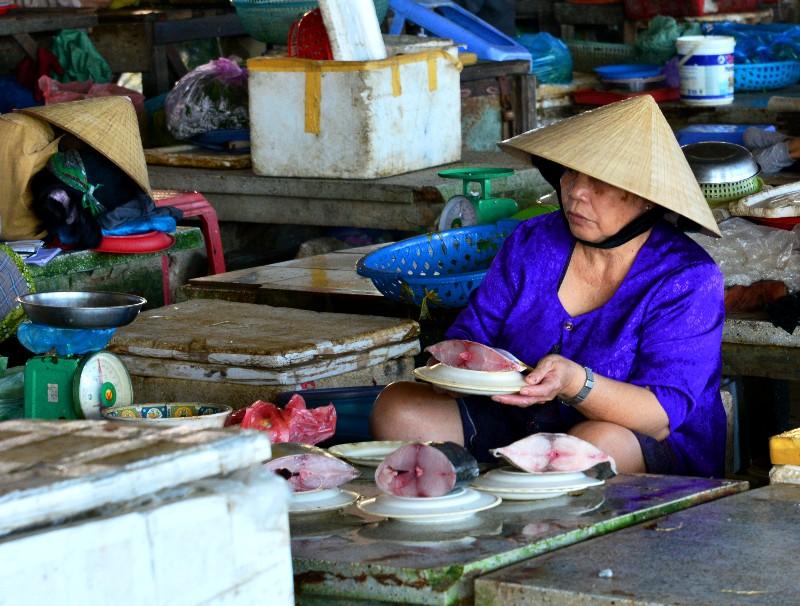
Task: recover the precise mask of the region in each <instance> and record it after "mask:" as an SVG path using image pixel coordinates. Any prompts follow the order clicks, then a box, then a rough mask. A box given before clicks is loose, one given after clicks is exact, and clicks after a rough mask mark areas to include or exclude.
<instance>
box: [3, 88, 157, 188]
mask: <svg viewBox="0 0 800 606" xmlns="http://www.w3.org/2000/svg"><path fill="white" fill-rule="evenodd" d="M17 111H20V112H22V113H24V114H28V115H30V116H34V117H36V118H39V119H40V120H45V121H46V122H49V123H50V124H53V125H54V126H57V127H59V128H61V129H62V130H65V131H66V132H68V133H70V134H72V135H75V136H76V137H78V138H79V139H81V140H82V141H84V142H85V143H87V144H88V145H90V146H92V147H93V148H94V149H95V150H96V151H98V152H99V153H101V154H103V155H104V156H105V157H106V158H108V159H109V160H111V161H112V162H113V163H114V164H116V165H117V166H119V167H120V168H121V169H122V170H123V171H124V172H125V173H127V175H128V176H129V177H130V178H131V179H133V180H134V181H136V183H138V184H139V187H141V188H142V189H143V190H144V191H145V192H147V193H148V194H150V193H151V191H150V179H149V177H148V175H147V162H146V161H145V159H144V149H143V148H142V138H141V136H140V135H139V122H138V120H137V118H136V110H135V109H134V108H133V103H131V100H130V99H128V98H127V97H120V96H113V97H96V98H93V99H85V100H83V101H68V102H66V103H55V104H53V105H45V106H42V107H29V108H26V109H20V110H17Z"/></svg>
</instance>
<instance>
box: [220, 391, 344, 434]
mask: <svg viewBox="0 0 800 606" xmlns="http://www.w3.org/2000/svg"><path fill="white" fill-rule="evenodd" d="M237 413H239V414H236V413H234V414H233V415H231V417H232V418H231V419H230V421H229V423H228V425H235V424H236V423H237V422H239V419H241V427H242V429H257V430H259V431H265V432H267V434H269V439H270V440H271V441H272V443H273V444H277V443H280V442H300V443H302V444H318V443H319V442H322V441H324V440H327V439H328V438H330V437H331V436H333V434H334V433H336V408H334V406H333V404H328V405H327V406H318V407H316V408H306V402H305V400H303V397H302V396H301V395H299V394H294V395H293V396H292V397H291V398H290V399H289V403H288V404H286V407H285V408H278V407H277V406H275V404H272V403H271V402H262V401H261V400H259V401H258V402H255V403H253V404H251V405H250V406H248V407H247V408H246V409H244V413H242V412H241V411H237Z"/></svg>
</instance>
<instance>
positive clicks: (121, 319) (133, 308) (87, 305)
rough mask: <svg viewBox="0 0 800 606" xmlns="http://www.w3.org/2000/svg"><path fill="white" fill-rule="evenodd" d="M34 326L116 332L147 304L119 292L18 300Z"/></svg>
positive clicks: (69, 293)
mask: <svg viewBox="0 0 800 606" xmlns="http://www.w3.org/2000/svg"><path fill="white" fill-rule="evenodd" d="M17 300H18V301H19V302H20V304H21V305H22V308H23V309H24V310H25V313H26V314H27V315H28V318H29V319H30V320H31V322H35V323H36V324H45V325H47V326H57V327H60V328H114V327H117V326H125V325H126V324H130V323H131V322H133V320H134V319H135V318H136V316H137V315H138V314H139V311H140V310H141V309H142V306H143V305H144V304H145V303H146V302H147V300H146V299H144V298H143V297H139V296H137V295H129V294H125V293H119V292H86V291H76V292H72V291H61V292H42V293H34V294H28V295H22V296H20V297H17Z"/></svg>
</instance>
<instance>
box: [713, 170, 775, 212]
mask: <svg viewBox="0 0 800 606" xmlns="http://www.w3.org/2000/svg"><path fill="white" fill-rule="evenodd" d="M763 185H764V182H763V181H762V180H761V177H759V176H758V175H756V176H753V177H748V178H747V179H742V180H741V181H734V182H733V183H701V184H700V189H701V190H702V192H703V195H704V196H705V198H706V202H708V204H709V206H711V207H712V208H714V207H717V206H722V205H725V204H727V203H728V202H732V201H733V200H738V199H739V198H744V197H745V196H749V195H751V194H757V193H758V192H760V191H761V187H762V186H763Z"/></svg>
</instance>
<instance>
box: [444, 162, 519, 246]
mask: <svg viewBox="0 0 800 606" xmlns="http://www.w3.org/2000/svg"><path fill="white" fill-rule="evenodd" d="M513 174H514V169H513V168H451V169H448V170H443V171H440V172H439V176H440V177H443V178H445V179H461V180H462V181H463V194H462V195H456V196H453V197H452V198H450V199H449V200H448V201H447V203H446V204H445V205H444V209H443V210H442V214H441V215H440V216H439V231H444V230H446V229H454V228H457V227H467V226H470V225H480V224H483V223H495V222H497V221H499V220H500V219H505V218H506V217H510V216H511V215H513V214H514V213H515V212H517V210H518V206H517V203H516V201H515V200H512V199H511V198H495V197H492V185H491V183H492V179H499V178H503V177H508V176H511V175H513ZM476 186H477V187H476Z"/></svg>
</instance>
